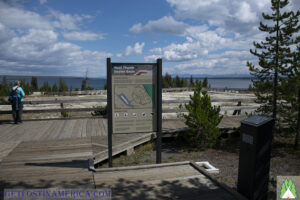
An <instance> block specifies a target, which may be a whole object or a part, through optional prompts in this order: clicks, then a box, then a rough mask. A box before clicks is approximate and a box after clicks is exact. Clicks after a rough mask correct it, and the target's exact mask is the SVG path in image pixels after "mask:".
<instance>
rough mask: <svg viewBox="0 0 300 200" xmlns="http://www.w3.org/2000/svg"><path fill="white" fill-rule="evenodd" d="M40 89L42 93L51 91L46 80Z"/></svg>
mask: <svg viewBox="0 0 300 200" xmlns="http://www.w3.org/2000/svg"><path fill="white" fill-rule="evenodd" d="M40 91H41V92H44V93H48V92H51V87H50V85H49V83H48V82H47V81H46V82H44V84H43V86H42V87H41V88H40Z"/></svg>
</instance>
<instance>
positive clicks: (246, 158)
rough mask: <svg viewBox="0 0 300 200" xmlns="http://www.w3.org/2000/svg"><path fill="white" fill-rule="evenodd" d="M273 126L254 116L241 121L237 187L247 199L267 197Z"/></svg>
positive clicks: (265, 119)
mask: <svg viewBox="0 0 300 200" xmlns="http://www.w3.org/2000/svg"><path fill="white" fill-rule="evenodd" d="M273 125H274V120H273V119H272V118H269V117H264V116H257V115H255V116H251V117H248V118H247V119H245V120H243V121H241V143H240V156H239V172H238V184H237V190H238V192H239V193H241V194H242V195H244V196H245V197H247V198H248V199H250V200H258V199H267V192H268V181H269V171H270V156H271V144H272V132H273Z"/></svg>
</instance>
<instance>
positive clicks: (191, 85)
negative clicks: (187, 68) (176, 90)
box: [189, 75, 195, 88]
mask: <svg viewBox="0 0 300 200" xmlns="http://www.w3.org/2000/svg"><path fill="white" fill-rule="evenodd" d="M189 87H191V88H193V87H195V83H194V79H193V76H192V75H191V77H190V83H189Z"/></svg>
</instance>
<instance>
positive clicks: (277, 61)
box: [247, 0, 292, 122]
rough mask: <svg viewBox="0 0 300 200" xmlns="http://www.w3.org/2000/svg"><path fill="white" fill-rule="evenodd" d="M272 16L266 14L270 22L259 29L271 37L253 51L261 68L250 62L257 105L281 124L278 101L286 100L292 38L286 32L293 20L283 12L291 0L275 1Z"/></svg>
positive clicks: (257, 45) (266, 18)
mask: <svg viewBox="0 0 300 200" xmlns="http://www.w3.org/2000/svg"><path fill="white" fill-rule="evenodd" d="M271 3H272V6H271V9H272V11H273V12H272V14H271V15H268V14H265V13H262V16H263V18H264V20H266V21H267V22H268V23H267V24H263V23H262V22H260V26H259V30H260V31H262V32H266V33H267V34H268V35H267V37H266V38H265V41H261V42H253V45H254V47H255V50H252V49H251V50H250V52H251V54H253V55H254V56H256V57H258V59H259V67H255V66H254V65H253V64H252V63H250V62H247V66H248V67H249V70H250V72H251V75H253V76H254V77H255V79H254V80H252V82H253V87H254V91H255V95H256V96H257V102H258V103H260V104H261V106H260V107H259V108H258V109H257V112H259V113H263V114H265V115H271V116H272V117H273V118H274V119H275V122H277V112H278V108H277V107H278V106H277V104H278V100H281V99H282V94H278V91H279V90H280V86H281V83H280V78H279V77H280V76H281V75H282V71H283V68H284V66H285V64H286V63H287V57H286V55H287V54H288V52H289V47H288V40H289V36H288V35H286V34H285V31H284V29H285V28H286V27H287V24H288V22H289V17H290V16H291V14H292V12H283V13H282V9H283V8H285V7H286V6H287V5H288V3H289V1H288V0H271Z"/></svg>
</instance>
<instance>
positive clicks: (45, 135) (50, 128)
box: [39, 120, 56, 141]
mask: <svg viewBox="0 0 300 200" xmlns="http://www.w3.org/2000/svg"><path fill="white" fill-rule="evenodd" d="M55 125H56V121H52V120H51V121H48V128H46V129H45V131H44V132H43V135H42V136H41V137H40V138H39V140H40V141H43V140H45V139H47V138H48V137H49V135H50V134H51V132H52V131H53V129H54V128H55Z"/></svg>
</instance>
